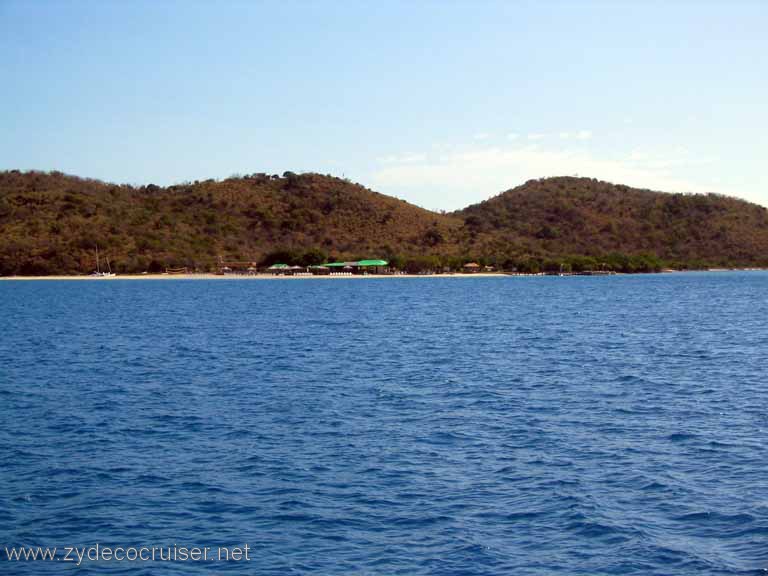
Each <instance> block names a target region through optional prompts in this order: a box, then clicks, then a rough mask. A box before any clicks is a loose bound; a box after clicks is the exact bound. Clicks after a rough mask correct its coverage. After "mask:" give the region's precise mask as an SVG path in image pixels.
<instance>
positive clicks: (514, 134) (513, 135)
mask: <svg viewBox="0 0 768 576" xmlns="http://www.w3.org/2000/svg"><path fill="white" fill-rule="evenodd" d="M518 138H520V134H518V133H517V132H510V133H509V134H507V140H517V139H518Z"/></svg>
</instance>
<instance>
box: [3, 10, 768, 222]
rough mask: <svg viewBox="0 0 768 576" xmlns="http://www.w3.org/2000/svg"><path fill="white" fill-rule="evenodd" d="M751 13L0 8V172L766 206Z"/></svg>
mask: <svg viewBox="0 0 768 576" xmlns="http://www.w3.org/2000/svg"><path fill="white" fill-rule="evenodd" d="M766 30H768V2H764V1H756V2H746V1H742V2H738V1H735V2H725V1H724V2H713V1H709V2H707V1H700V2H673V1H672V2H654V1H652V0H649V1H644V2H640V1H638V2H608V1H607V0H605V1H599V2H579V1H575V0H574V1H570V2H564V1H561V2H557V1H550V2H512V1H509V2H487V1H482V0H478V1H476V2H459V1H450V2H449V1H446V2H396V1H389V2H373V1H371V2H362V1H361V2H352V1H349V2H342V1H338V2H308V1H307V2H299V1H293V2H291V1H286V2H214V1H210V2H192V1H187V2H170V1H156V2H139V1H134V2H118V1H116V0H115V1H92V2H60V1H55V2H44V1H32V0H25V1H20V2H16V1H9V0H0V73H1V74H2V76H0V77H2V78H3V83H2V84H3V86H2V89H0V110H2V112H1V113H0V169H11V168H20V169H41V170H61V171H64V172H67V173H73V174H78V175H81V176H90V177H95V178H101V179H104V180H109V181H116V182H128V183H135V184H145V183H150V182H151V183H155V184H171V183H174V182H181V181H185V180H196V179H204V178H210V177H213V178H224V177H227V176H230V175H232V174H237V173H241V174H244V173H252V172H270V173H282V172H283V171H285V170H293V171H296V172H303V171H314V172H321V173H331V174H334V175H338V176H346V177H348V178H350V179H352V180H355V181H359V182H361V183H363V184H365V185H367V186H369V187H371V188H374V189H376V190H378V191H380V192H383V193H386V194H391V195H395V196H398V197H401V198H404V199H406V200H408V201H411V202H414V203H416V204H419V205H421V206H425V207H427V208H432V209H448V210H450V209H454V208H459V207H462V206H464V205H467V204H470V203H474V202H478V201H481V200H483V199H485V198H487V197H489V196H491V195H494V194H496V193H498V192H500V191H502V190H505V189H508V188H511V187H513V186H516V185H518V184H521V183H522V182H524V181H525V180H527V179H529V178H536V177H544V176H553V175H564V174H566V175H572V174H579V175H581V176H591V177H596V178H601V179H606V180H610V181H613V182H620V183H624V184H629V185H634V186H641V187H650V188H655V189H660V190H666V191H694V192H706V191H713V192H720V193H725V194H731V195H734V196H739V197H742V198H746V199H749V200H752V201H755V202H759V203H761V204H763V205H768V167H767V166H766V163H765V159H766V156H768V154H766V153H768V107H767V103H768V73H767V72H766V71H768V34H766V33H765V31H766Z"/></svg>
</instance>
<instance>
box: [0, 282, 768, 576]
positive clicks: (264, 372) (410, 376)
mask: <svg viewBox="0 0 768 576" xmlns="http://www.w3.org/2000/svg"><path fill="white" fill-rule="evenodd" d="M767 375H768V274H766V273H761V272H750V273H702V274H694V273H690V274H672V275H644V276H615V277H604V278H589V277H570V278H569V277H566V278H558V277H545V278H542V277H532V278H513V277H503V278H454V279H448V278H446V279H427V278H425V279H366V280H360V279H349V280H347V279H336V280H297V281H290V280H289V281H286V280H275V281H246V280H242V281H237V280H231V281H226V280H214V281H202V280H200V281H184V280H179V281H174V280H168V281H150V280H148V281H121V280H114V281H112V280H108V281H89V282H55V281H51V282H23V281H21V282H13V281H9V282H0V547H11V546H48V547H54V546H56V547H58V548H59V551H60V552H61V550H62V549H63V548H64V547H75V546H77V547H84V546H92V545H95V544H97V543H98V544H99V545H101V546H102V547H103V546H110V547H120V546H123V547H131V546H133V547H137V548H138V547H141V546H162V547H168V546H173V545H176V546H178V547H193V546H201V547H203V546H209V547H217V546H227V547H233V546H243V545H244V544H248V545H249V546H250V558H249V560H248V561H244V560H241V561H230V562H224V561H219V560H218V559H214V560H211V561H208V562H205V561H198V562H193V561H178V560H177V561H175V562H174V561H160V560H156V561H155V562H151V561H150V562H140V561H136V562H115V561H104V560H101V561H87V560H86V561H84V562H83V563H82V564H81V566H79V567H77V566H75V565H74V564H73V563H65V562H64V561H63V560H62V559H59V560H58V561H42V560H37V561H9V560H7V559H6V557H5V554H6V552H5V551H4V550H3V549H2V548H0V572H1V573H4V574H68V573H78V574H158V573H162V574H174V575H175V574H179V575H181V574H202V573H206V574H210V573H215V574H219V573H221V574H224V573H233V574H258V575H262V574H263V575H272V574H274V575H278V574H279V575H286V574H322V575H333V574H365V575H373V574H376V575H378V574H381V575H391V574H407V575H427V574H435V575H443V574H445V575H475V574H477V575H481V574H515V575H557V574H569V575H572V574H589V575H590V576H595V575H602V574H642V575H683V574H685V575H688V574H690V575H694V574H695V575H701V574H723V575H725V574H762V573H765V571H766V569H768V450H767V449H766V441H767V440H768V411H767V408H768V397H767V396H766V392H767V391H768V382H767V380H768V379H767V378H766V376H767Z"/></svg>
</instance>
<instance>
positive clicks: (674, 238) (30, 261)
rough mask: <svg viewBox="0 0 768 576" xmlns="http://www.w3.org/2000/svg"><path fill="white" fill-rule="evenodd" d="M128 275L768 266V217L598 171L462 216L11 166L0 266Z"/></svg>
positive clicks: (312, 191)
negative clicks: (373, 260) (474, 265)
mask: <svg viewBox="0 0 768 576" xmlns="http://www.w3.org/2000/svg"><path fill="white" fill-rule="evenodd" d="M97 245H98V247H99V251H100V252H101V254H102V255H103V256H104V257H105V258H109V260H110V263H111V265H112V269H113V270H116V271H118V272H123V273H127V272H141V271H145V270H149V271H157V270H162V269H164V268H165V267H179V266H187V267H190V268H197V269H200V270H209V269H213V268H215V266H216V264H217V262H218V261H219V259H220V258H222V259H224V260H237V261H252V262H260V263H269V262H273V261H275V260H281V261H288V262H289V263H294V262H295V263H304V264H309V263H316V262H320V261H323V260H325V259H327V258H340V259H341V258H343V259H346V258H349V259H358V258H363V257H380V258H387V259H389V260H391V261H393V263H394V264H395V265H397V266H399V267H402V268H408V269H410V270H418V269H425V268H430V269H435V268H439V267H444V266H449V267H454V268H455V267H459V266H460V265H461V264H462V263H463V262H466V261H468V260H478V261H481V262H484V263H487V264H494V265H496V266H498V267H502V268H508V269H513V268H517V269H521V270H536V269H540V268H547V269H557V268H559V267H560V266H561V265H565V266H567V267H573V268H574V269H595V268H611V269H616V270H625V271H646V270H655V269H659V268H660V267H662V266H678V267H704V266H758V265H768V212H767V211H766V209H765V208H763V207H761V206H757V205H754V204H750V203H748V202H745V201H742V200H737V199H735V198H728V197H723V196H716V195H683V194H665V193H659V192H651V191H648V190H638V189H633V188H629V187H626V186H620V185H613V184H609V183H606V182H600V181H597V180H592V179H588V178H549V179H543V180H536V181H530V182H527V183H526V184H524V185H522V186H519V187H517V188H514V189H512V190H509V191H507V192H504V193H502V194H500V195H498V196H496V197H494V198H491V199H490V200H487V201H485V202H482V203H480V204H476V205H473V206H470V207H468V208H466V209H464V210H461V211H459V212H455V213H452V214H439V213H435V212H431V211H428V210H424V209H422V208H419V207H417V206H413V205H411V204H408V203H407V202H404V201H402V200H398V199H396V198H392V197H389V196H385V195H383V194H379V193H376V192H373V191H371V190H368V189H366V188H364V187H363V186H360V185H357V184H353V183H350V182H348V181H346V180H342V179H339V178H334V177H331V176H323V175H319V174H293V173H290V172H286V173H285V174H284V175H283V176H281V177H278V176H276V175H273V176H270V175H266V174H253V175H250V176H243V177H237V178H234V177H233V178H229V179H226V180H222V181H214V180H206V181H202V182H194V183H184V184H179V185H175V186H169V187H165V188H163V187H158V186H153V185H148V186H141V187H134V186H128V185H116V184H109V183H104V182H100V181H97V180H89V179H82V178H77V177H74V176H67V175H64V174H62V173H59V172H52V173H43V172H20V171H17V170H12V171H6V172H0V274H2V275H11V274H22V275H33V274H83V273H88V272H90V271H91V270H93V268H94V251H95V247H96V246H97Z"/></svg>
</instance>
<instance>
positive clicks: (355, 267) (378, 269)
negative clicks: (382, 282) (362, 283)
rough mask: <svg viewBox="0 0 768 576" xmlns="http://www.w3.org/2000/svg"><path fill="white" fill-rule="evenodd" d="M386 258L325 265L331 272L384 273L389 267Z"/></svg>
mask: <svg viewBox="0 0 768 576" xmlns="http://www.w3.org/2000/svg"><path fill="white" fill-rule="evenodd" d="M388 265H389V262H387V261H386V260H357V261H354V262H327V263H325V264H323V267H325V268H327V269H328V270H329V271H330V274H349V275H351V274H383V273H385V272H387V271H388V270H389V269H388V268H387V266H388Z"/></svg>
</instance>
